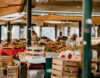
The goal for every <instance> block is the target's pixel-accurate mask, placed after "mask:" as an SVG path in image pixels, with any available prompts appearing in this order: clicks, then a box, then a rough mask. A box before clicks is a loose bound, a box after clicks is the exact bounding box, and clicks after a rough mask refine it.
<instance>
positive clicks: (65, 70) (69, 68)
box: [51, 59, 80, 78]
mask: <svg viewBox="0 0 100 78" xmlns="http://www.w3.org/2000/svg"><path fill="white" fill-rule="evenodd" d="M79 65H80V63H79V62H76V61H67V60H62V59H53V62H52V76H51V78H78V69H79Z"/></svg>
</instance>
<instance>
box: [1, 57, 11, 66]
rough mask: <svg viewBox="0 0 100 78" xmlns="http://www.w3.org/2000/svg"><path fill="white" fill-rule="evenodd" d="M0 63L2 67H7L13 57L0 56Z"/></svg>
mask: <svg viewBox="0 0 100 78" xmlns="http://www.w3.org/2000/svg"><path fill="white" fill-rule="evenodd" d="M0 62H1V64H2V66H3V67H7V66H9V65H11V64H12V62H13V57H12V56H0Z"/></svg>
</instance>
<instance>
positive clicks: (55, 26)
mask: <svg viewBox="0 0 100 78" xmlns="http://www.w3.org/2000/svg"><path fill="white" fill-rule="evenodd" d="M56 38H57V25H55V39H56Z"/></svg>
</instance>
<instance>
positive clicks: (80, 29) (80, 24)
mask: <svg viewBox="0 0 100 78" xmlns="http://www.w3.org/2000/svg"><path fill="white" fill-rule="evenodd" d="M81 36H82V22H81V21H79V37H81Z"/></svg>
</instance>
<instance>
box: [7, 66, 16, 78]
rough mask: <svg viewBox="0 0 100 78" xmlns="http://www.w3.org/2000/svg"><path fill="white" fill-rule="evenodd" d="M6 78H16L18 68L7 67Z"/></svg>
mask: <svg viewBox="0 0 100 78" xmlns="http://www.w3.org/2000/svg"><path fill="white" fill-rule="evenodd" d="M7 78H18V66H8V67H7Z"/></svg>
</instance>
